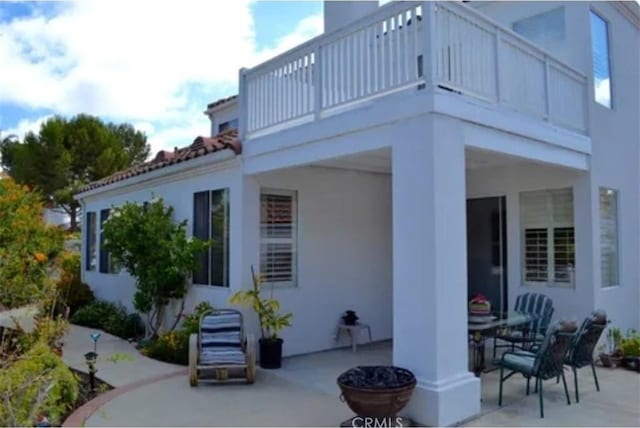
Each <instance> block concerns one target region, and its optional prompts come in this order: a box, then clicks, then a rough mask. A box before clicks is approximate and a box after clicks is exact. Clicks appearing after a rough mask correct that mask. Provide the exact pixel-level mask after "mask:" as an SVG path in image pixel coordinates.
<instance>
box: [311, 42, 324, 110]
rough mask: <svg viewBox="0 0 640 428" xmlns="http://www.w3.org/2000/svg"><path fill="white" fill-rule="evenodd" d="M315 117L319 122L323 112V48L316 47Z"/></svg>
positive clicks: (314, 54) (314, 79) (314, 76)
mask: <svg viewBox="0 0 640 428" xmlns="http://www.w3.org/2000/svg"><path fill="white" fill-rule="evenodd" d="M313 57H314V64H313V115H314V118H315V119H316V120H317V119H319V118H320V113H321V112H322V93H323V91H322V77H323V76H322V46H320V44H318V45H316V48H315V50H314V53H313Z"/></svg>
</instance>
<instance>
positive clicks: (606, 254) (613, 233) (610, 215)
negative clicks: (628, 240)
mask: <svg viewBox="0 0 640 428" xmlns="http://www.w3.org/2000/svg"><path fill="white" fill-rule="evenodd" d="M600 268H601V271H602V286H603V287H612V286H614V285H619V284H620V280H619V277H618V275H619V272H618V271H619V265H618V192H617V191H615V190H612V189H603V188H601V189H600Z"/></svg>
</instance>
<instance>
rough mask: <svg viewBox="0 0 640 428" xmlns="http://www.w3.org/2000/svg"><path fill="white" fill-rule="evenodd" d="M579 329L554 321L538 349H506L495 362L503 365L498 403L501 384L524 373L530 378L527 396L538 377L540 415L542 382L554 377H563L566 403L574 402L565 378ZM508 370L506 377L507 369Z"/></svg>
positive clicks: (500, 365)
mask: <svg viewBox="0 0 640 428" xmlns="http://www.w3.org/2000/svg"><path fill="white" fill-rule="evenodd" d="M576 330H577V327H576V324H575V323H570V322H561V321H559V322H556V323H555V324H553V325H552V326H551V327H550V328H549V331H548V332H547V335H546V336H545V338H544V340H543V341H542V344H541V345H540V347H539V348H538V350H537V352H535V353H533V352H527V351H517V352H516V351H507V352H505V353H504V354H502V357H501V358H500V359H499V360H496V361H495V364H496V365H497V366H498V367H500V393H499V396H498V405H499V406H502V384H503V383H504V381H505V380H507V379H509V378H510V377H511V376H513V375H514V374H516V373H520V374H522V375H523V376H524V377H525V378H526V379H527V395H529V383H530V381H531V378H535V379H536V385H535V386H536V391H537V392H538V396H539V397H540V417H541V418H544V404H543V394H542V381H543V380H547V379H552V378H555V377H562V383H563V386H564V393H565V396H566V397H567V404H571V400H570V399H569V390H568V389H567V381H566V379H565V377H564V368H563V367H564V359H565V356H566V354H567V350H568V349H569V346H570V345H571V342H572V340H573V337H574V334H575V332H576ZM505 369H506V370H509V371H510V373H509V374H507V375H506V376H505V375H504V371H505Z"/></svg>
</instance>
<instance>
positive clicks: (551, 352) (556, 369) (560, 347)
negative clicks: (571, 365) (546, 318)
mask: <svg viewBox="0 0 640 428" xmlns="http://www.w3.org/2000/svg"><path fill="white" fill-rule="evenodd" d="M575 330H576V328H575V326H573V331H571V328H570V327H569V328H566V329H562V327H559V326H558V327H557V329H556V328H555V325H554V328H553V330H552V331H549V333H548V334H547V336H546V337H545V340H544V342H543V343H542V346H540V349H539V350H538V353H537V354H536V362H535V364H534V372H535V373H537V377H539V378H541V379H544V380H546V379H551V378H554V377H557V376H560V375H561V374H562V371H563V366H564V359H565V356H566V355H567V350H568V349H569V346H570V345H571V343H572V341H573V338H574V332H575Z"/></svg>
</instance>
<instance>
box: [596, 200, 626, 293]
mask: <svg viewBox="0 0 640 428" xmlns="http://www.w3.org/2000/svg"><path fill="white" fill-rule="evenodd" d="M602 192H605V193H607V195H613V198H614V201H615V209H616V212H615V218H614V219H613V220H614V222H615V229H616V230H615V240H616V242H615V251H616V265H615V269H616V279H617V281H616V283H615V284H605V280H604V277H603V270H602V265H603V252H602V226H603V224H602V220H603V218H602ZM598 221H599V230H600V245H599V251H600V286H601V288H605V289H610V288H613V287H619V286H620V284H621V283H622V281H621V280H620V275H621V273H622V272H621V269H620V192H619V191H618V190H617V189H612V188H609V187H600V188H599V189H598Z"/></svg>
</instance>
